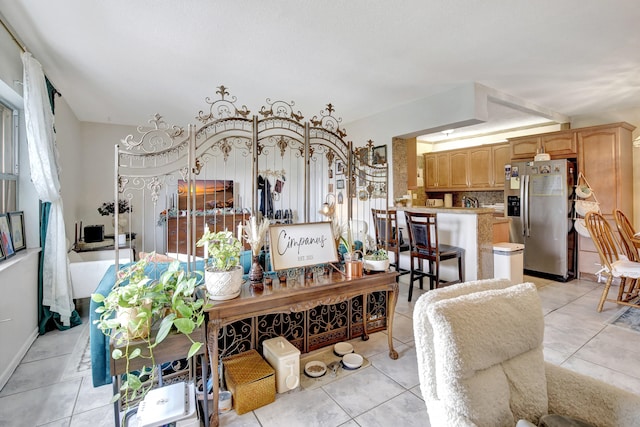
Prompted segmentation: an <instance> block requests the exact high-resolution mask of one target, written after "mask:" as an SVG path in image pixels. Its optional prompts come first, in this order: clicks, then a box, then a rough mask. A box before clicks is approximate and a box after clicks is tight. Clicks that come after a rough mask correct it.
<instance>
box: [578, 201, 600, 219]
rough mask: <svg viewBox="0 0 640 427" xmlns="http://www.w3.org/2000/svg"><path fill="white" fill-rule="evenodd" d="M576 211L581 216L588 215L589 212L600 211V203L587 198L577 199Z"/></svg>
mask: <svg viewBox="0 0 640 427" xmlns="http://www.w3.org/2000/svg"><path fill="white" fill-rule="evenodd" d="M575 205H576V213H577V214H578V215H580V216H587V213H589V212H591V211H594V212H600V203H598V202H592V201H587V200H576V202H575Z"/></svg>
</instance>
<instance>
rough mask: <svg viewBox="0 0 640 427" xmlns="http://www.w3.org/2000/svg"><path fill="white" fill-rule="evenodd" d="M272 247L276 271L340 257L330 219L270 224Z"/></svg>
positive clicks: (270, 243) (270, 242)
mask: <svg viewBox="0 0 640 427" xmlns="http://www.w3.org/2000/svg"><path fill="white" fill-rule="evenodd" d="M269 250H270V252H271V264H272V266H273V269H274V270H276V271H277V270H286V269H288V268H297V267H306V266H309V265H315V264H326V263H329V262H337V261H338V251H337V249H336V241H335V238H334V236H333V229H332V228H331V223H330V222H307V223H303V224H274V225H271V226H270V227H269Z"/></svg>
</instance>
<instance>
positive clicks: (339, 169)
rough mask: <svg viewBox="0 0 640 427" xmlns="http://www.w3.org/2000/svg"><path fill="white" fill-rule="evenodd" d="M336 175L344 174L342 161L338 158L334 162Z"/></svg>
mask: <svg viewBox="0 0 640 427" xmlns="http://www.w3.org/2000/svg"><path fill="white" fill-rule="evenodd" d="M336 175H344V163H342V162H341V161H339V160H338V161H337V162H336Z"/></svg>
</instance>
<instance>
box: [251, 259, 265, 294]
mask: <svg viewBox="0 0 640 427" xmlns="http://www.w3.org/2000/svg"><path fill="white" fill-rule="evenodd" d="M263 277H264V270H263V268H262V266H261V265H260V259H259V257H258V255H253V259H252V261H251V269H250V270H249V280H250V281H251V287H252V288H254V289H262V288H263V285H262V279H263Z"/></svg>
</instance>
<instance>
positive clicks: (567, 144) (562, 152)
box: [509, 129, 578, 160]
mask: <svg viewBox="0 0 640 427" xmlns="http://www.w3.org/2000/svg"><path fill="white" fill-rule="evenodd" d="M509 143H510V144H511V159H512V160H533V158H534V157H535V155H536V154H538V153H542V152H545V153H548V154H549V155H550V156H551V158H552V159H567V158H572V157H576V155H577V153H578V149H577V138H576V131H575V130H573V129H572V130H563V131H558V132H550V133H546V134H541V135H529V136H523V137H518V138H510V139H509Z"/></svg>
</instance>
